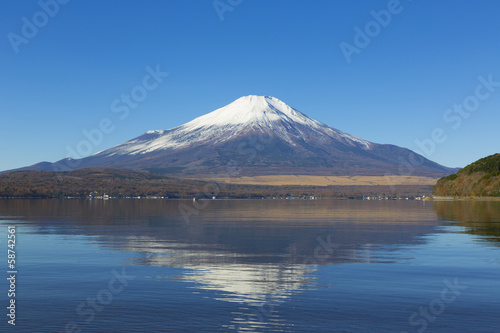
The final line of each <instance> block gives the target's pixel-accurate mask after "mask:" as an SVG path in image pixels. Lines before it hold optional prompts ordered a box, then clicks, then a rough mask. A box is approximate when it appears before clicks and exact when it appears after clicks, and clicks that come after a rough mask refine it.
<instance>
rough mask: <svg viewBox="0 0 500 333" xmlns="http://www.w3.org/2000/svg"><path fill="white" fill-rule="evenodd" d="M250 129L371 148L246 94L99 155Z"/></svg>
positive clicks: (219, 139)
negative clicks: (326, 139)
mask: <svg viewBox="0 0 500 333" xmlns="http://www.w3.org/2000/svg"><path fill="white" fill-rule="evenodd" d="M249 132H254V133H255V132H256V133H259V132H260V133H264V134H267V133H269V132H272V133H274V135H276V136H278V137H279V138H281V139H282V140H284V141H286V142H288V143H289V144H291V145H292V146H295V145H296V142H295V141H296V140H297V139H300V140H304V141H306V142H307V141H310V140H311V139H317V140H324V139H325V138H328V137H334V138H336V139H338V140H342V141H344V142H345V143H346V144H350V145H359V146H360V147H361V148H363V149H369V148H370V142H368V141H366V140H363V139H360V138H358V137H355V136H352V135H349V134H347V133H344V132H342V131H339V130H337V129H335V128H332V127H330V126H327V125H325V124H323V123H321V122H319V121H317V120H315V119H312V118H310V117H308V116H306V115H305V114H303V113H301V112H299V111H297V110H295V109H294V108H292V107H290V106H289V105H287V104H286V103H284V102H282V101H280V100H279V99H277V98H275V97H271V96H256V95H249V96H244V97H240V98H238V99H237V100H235V101H234V102H232V103H231V104H228V105H226V106H224V107H222V108H220V109H217V110H215V111H212V112H210V113H208V114H205V115H203V116H201V117H198V118H196V119H194V120H191V121H190V122H188V123H186V124H184V125H181V126H178V127H176V128H173V129H170V130H158V131H149V132H146V134H145V135H143V136H141V137H138V138H136V139H134V140H131V141H128V142H125V143H123V144H121V145H119V146H116V147H115V148H111V149H108V150H107V151H104V152H100V153H99V155H104V154H106V155H107V156H111V155H115V154H146V153H151V152H154V151H157V150H169V149H179V148H185V147H188V146H190V145H193V144H196V143H208V142H209V141H213V143H214V144H218V143H223V142H226V141H228V140H231V139H233V138H235V137H238V136H241V135H242V134H248V133H249Z"/></svg>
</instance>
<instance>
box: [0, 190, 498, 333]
mask: <svg viewBox="0 0 500 333" xmlns="http://www.w3.org/2000/svg"><path fill="white" fill-rule="evenodd" d="M196 206H197V207H194V206H193V202H190V201H175V200H143V199H141V200H133V199H130V200H125V199H124V200H77V199H74V200H56V199H54V200H13V199H11V200H0V223H1V224H2V225H1V226H0V228H1V230H2V232H0V236H1V240H0V246H1V247H2V248H3V249H2V250H1V251H0V252H1V253H4V254H3V255H4V259H2V262H3V263H4V264H3V266H2V267H3V270H4V276H7V277H8V274H7V271H8V270H9V269H8V267H7V235H8V233H7V226H16V247H15V251H16V270H17V275H16V287H15V288H16V296H15V300H16V303H15V304H16V321H15V323H16V326H15V327H13V326H11V325H9V324H8V323H7V321H8V320H9V318H8V317H7V316H6V314H7V311H8V310H7V309H6V306H8V304H9V303H8V302H9V299H8V298H7V291H8V289H9V283H8V281H6V280H5V278H4V280H3V281H4V282H3V283H2V284H1V285H2V289H3V290H2V291H1V293H2V295H4V296H3V301H2V304H3V306H2V308H3V309H4V310H3V313H2V316H1V318H3V319H2V323H1V324H0V331H2V330H3V331H6V332H7V331H8V332H10V331H12V332H398V333H401V332H408V333H409V332H499V331H500V316H499V313H500V246H499V245H500V202H465V201H463V202H421V201H355V200H346V201H341V200H332V201H327V200H315V201H304V200H227V201H226V200H210V201H198V202H197V203H196ZM182 212H184V215H186V214H188V215H190V216H189V219H186V218H185V216H183V214H182Z"/></svg>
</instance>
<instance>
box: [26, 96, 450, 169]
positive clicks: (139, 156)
mask: <svg viewBox="0 0 500 333" xmlns="http://www.w3.org/2000/svg"><path fill="white" fill-rule="evenodd" d="M410 162H411V163H410ZM96 166H98V167H112V168H122V169H139V170H147V171H150V172H152V173H160V174H167V175H173V176H178V177H190V178H193V177H200V178H202V177H207V176H210V175H213V174H224V173H227V172H228V171H227V170H229V169H232V170H234V169H235V168H238V175H240V176H256V175H321V176H329V175H331V176H337V175H339V176H350V175H373V176H381V175H400V174H402V173H405V174H411V175H415V176H431V177H439V176H443V175H446V174H450V173H453V172H454V171H455V169H451V168H447V167H444V166H442V165H439V164H437V163H434V162H432V161H430V160H428V159H426V158H424V157H423V156H421V155H418V154H416V153H414V152H412V151H411V150H408V149H406V148H401V147H398V146H394V145H388V144H377V143H373V142H370V141H367V140H363V139H361V138H358V137H356V136H353V135H350V134H347V133H344V132H342V131H340V130H338V129H335V128H333V127H330V126H328V125H325V124H323V123H321V122H319V121H317V120H315V119H312V118H310V117H308V116H306V115H305V114H303V113H301V112H299V111H297V110H296V109H294V108H292V107H290V106H288V105H287V104H286V103H284V102H282V101H280V100H279V99H277V98H274V97H270V96H255V95H250V96H244V97H241V98H239V99H237V100H236V101H234V102H232V103H231V104H229V105H226V106H224V107H222V108H220V109H217V110H215V111H213V112H210V113H208V114H205V115H203V116H201V117H198V118H196V119H194V120H192V121H190V122H188V123H186V124H184V125H181V126H178V127H175V128H172V129H168V130H154V131H148V132H146V133H144V134H143V135H141V136H139V137H137V138H135V139H132V140H130V141H127V142H124V143H122V144H120V145H118V146H115V147H112V148H109V149H106V150H104V151H101V152H98V153H96V154H94V155H91V156H88V157H85V158H81V159H77V160H75V159H71V158H67V159H63V160H61V161H58V162H55V163H49V162H42V163H38V164H35V165H33V166H30V167H26V168H22V169H24V170H40V171H66V170H74V169H81V168H87V167H96Z"/></svg>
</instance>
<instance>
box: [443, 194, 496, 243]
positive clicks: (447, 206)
mask: <svg viewBox="0 0 500 333" xmlns="http://www.w3.org/2000/svg"><path fill="white" fill-rule="evenodd" d="M434 210H435V211H436V213H437V214H438V216H439V218H440V219H441V220H451V221H457V222H459V223H458V225H460V226H463V227H465V228H466V232H467V233H469V234H473V235H481V236H491V237H490V238H484V239H488V240H492V241H495V242H500V201H478V200H455V201H434Z"/></svg>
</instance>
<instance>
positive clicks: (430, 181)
mask: <svg viewBox="0 0 500 333" xmlns="http://www.w3.org/2000/svg"><path fill="white" fill-rule="evenodd" d="M203 180H205V181H210V179H209V178H205V179H203ZM436 181H437V178H431V177H421V176H309V175H275V176H254V177H235V178H228V179H226V182H227V183H229V184H241V185H243V184H244V185H270V186H283V185H296V186H330V185H337V186H359V185H362V186H377V185H434V184H436Z"/></svg>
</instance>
